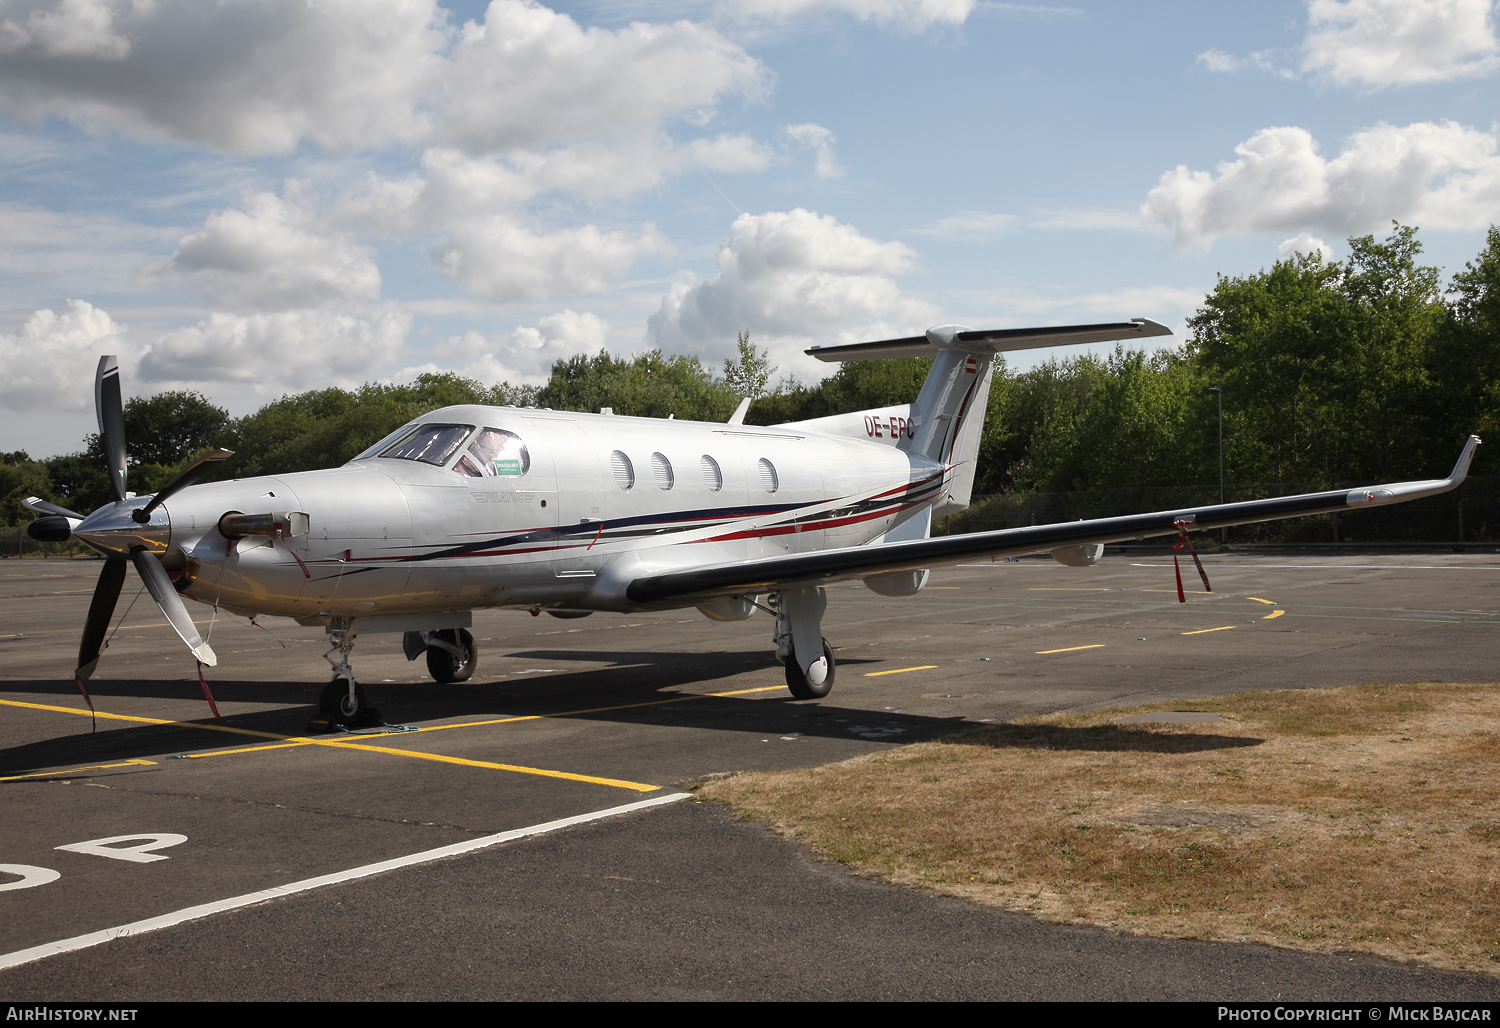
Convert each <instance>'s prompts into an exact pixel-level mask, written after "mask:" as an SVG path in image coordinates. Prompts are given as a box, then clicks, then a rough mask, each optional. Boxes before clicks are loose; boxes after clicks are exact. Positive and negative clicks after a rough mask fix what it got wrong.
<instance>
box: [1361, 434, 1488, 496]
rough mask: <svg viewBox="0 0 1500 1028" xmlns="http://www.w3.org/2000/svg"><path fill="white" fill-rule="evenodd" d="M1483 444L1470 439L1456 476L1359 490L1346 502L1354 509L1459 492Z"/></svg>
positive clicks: (1461, 457)
mask: <svg viewBox="0 0 1500 1028" xmlns="http://www.w3.org/2000/svg"><path fill="white" fill-rule="evenodd" d="M1479 443H1480V439H1479V437H1478V436H1477V435H1471V436H1469V441H1468V442H1466V443H1464V450H1463V452H1462V453H1460V454H1459V455H1458V463H1457V464H1455V465H1453V473H1452V474H1451V475H1449V476H1448V477H1447V478H1435V479H1431V480H1429V481H1426V482H1395V483H1392V484H1391V485H1379V486H1371V487H1369V488H1365V489H1355V490H1353V491H1352V492H1350V493H1349V495H1348V496H1347V497H1345V499H1344V502H1345V503H1347V504H1349V506H1351V507H1373V506H1379V505H1380V504H1382V503H1399V502H1401V501H1402V500H1415V499H1418V498H1419V497H1422V496H1436V495H1437V494H1438V493H1446V492H1449V491H1451V490H1454V489H1457V488H1458V487H1459V486H1460V485H1461V484H1463V480H1464V479H1465V478H1467V477H1469V465H1470V464H1472V463H1474V451H1475V450H1477V449H1479Z"/></svg>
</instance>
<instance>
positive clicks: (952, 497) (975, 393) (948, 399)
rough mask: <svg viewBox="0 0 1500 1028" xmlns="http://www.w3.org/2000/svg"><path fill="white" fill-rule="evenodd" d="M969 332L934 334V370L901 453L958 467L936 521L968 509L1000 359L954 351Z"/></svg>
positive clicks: (955, 328)
mask: <svg viewBox="0 0 1500 1028" xmlns="http://www.w3.org/2000/svg"><path fill="white" fill-rule="evenodd" d="M964 331H967V329H965V328H963V327H962V326H959V325H944V326H942V327H941V328H934V329H929V330H928V332H927V338H928V340H929V341H930V342H931V343H932V345H933V346H935V347H936V348H937V355H936V356H934V357H933V359H932V370H931V371H929V372H928V373H927V380H926V381H925V382H923V383H922V392H921V393H920V394H919V395H918V396H917V399H916V402H915V403H913V404H912V405H911V413H912V421H914V422H915V423H916V428H915V430H914V431H913V432H912V433H911V435H910V438H905V439H902V440H901V442H900V443H899V444H898V445H899V447H900V449H902V450H905V451H907V452H908V453H914V454H919V455H921V456H923V457H928V458H930V459H932V460H935V461H941V462H942V463H944V464H948V465H951V466H952V467H953V473H952V477H951V478H950V479H949V482H948V492H947V495H946V496H945V497H944V498H943V499H941V500H939V501H938V502H937V503H936V504H934V506H933V508H932V516H933V517H934V518H940V517H943V516H944V515H947V514H953V513H956V512H957V511H961V510H963V509H964V508H965V507H967V506H968V505H969V497H970V495H971V494H972V492H973V489H974V464H975V460H976V459H977V458H978V456H979V439H980V435H981V433H983V431H984V414H985V409H986V407H987V406H988V404H989V398H990V383H991V380H992V379H993V377H994V371H995V358H994V355H993V354H989V353H969V352H966V351H964V350H961V349H955V348H954V337H955V336H957V335H958V333H960V332H964Z"/></svg>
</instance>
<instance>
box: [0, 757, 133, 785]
mask: <svg viewBox="0 0 1500 1028" xmlns="http://www.w3.org/2000/svg"><path fill="white" fill-rule="evenodd" d="M155 766H156V761H154V760H141V759H139V758H136V759H133V760H127V761H125V763H123V764H94V765H91V766H89V767H70V768H68V769H67V770H66V771H33V772H31V773H30V774H27V775H8V776H7V777H5V778H0V782H19V781H20V780H21V779H23V778H45V777H47V776H49V775H76V774H79V773H81V772H84V771H107V770H109V769H110V768H112V767H155Z"/></svg>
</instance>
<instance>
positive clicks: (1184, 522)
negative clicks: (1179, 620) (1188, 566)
mask: <svg viewBox="0 0 1500 1028" xmlns="http://www.w3.org/2000/svg"><path fill="white" fill-rule="evenodd" d="M1194 520H1196V519H1195V518H1192V517H1185V518H1178V519H1177V520H1176V521H1173V522H1172V527H1173V528H1175V529H1177V541H1176V542H1175V543H1173V544H1172V570H1173V571H1174V572H1175V573H1176V575H1177V602H1178V603H1186V602H1187V596H1186V595H1185V594H1184V593H1183V591H1182V568H1180V567H1178V566H1177V555H1178V554H1179V553H1181V552H1182V550H1183V548H1184V547H1186V548H1187V551H1188V553H1190V554H1192V557H1193V563H1194V564H1195V565H1197V567H1198V577H1199V578H1201V579H1203V591H1204V592H1210V593H1211V592H1213V591H1214V587H1213V586H1211V585H1209V584H1208V572H1206V571H1204V570H1203V561H1201V560H1199V559H1198V551H1197V550H1195V549H1193V541H1192V540H1191V539H1189V538H1188V528H1189V527H1190V526H1191V525H1192V524H1193V522H1194Z"/></svg>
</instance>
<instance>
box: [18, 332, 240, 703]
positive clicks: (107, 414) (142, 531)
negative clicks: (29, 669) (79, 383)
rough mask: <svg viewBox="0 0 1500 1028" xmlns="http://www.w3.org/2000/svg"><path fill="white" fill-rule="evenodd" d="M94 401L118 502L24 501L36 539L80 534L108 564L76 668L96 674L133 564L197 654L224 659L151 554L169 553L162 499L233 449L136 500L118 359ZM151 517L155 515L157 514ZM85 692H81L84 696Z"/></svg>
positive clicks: (108, 366) (105, 367)
mask: <svg viewBox="0 0 1500 1028" xmlns="http://www.w3.org/2000/svg"><path fill="white" fill-rule="evenodd" d="M94 404H95V409H96V411H97V413H98V416H99V441H100V445H101V448H102V449H103V450H104V461H105V470H106V471H107V472H108V473H109V483H110V488H111V489H112V490H113V491H114V494H115V502H114V503H112V504H109V505H107V506H104V507H100V508H99V509H98V510H96V511H94V513H92V514H90V515H89V516H88V517H84V516H82V515H81V514H77V513H75V512H73V511H71V510H68V509H67V508H66V507H60V506H58V505H57V504H55V503H49V502H47V501H46V500H43V499H40V498H38V497H35V496H32V497H28V498H27V499H26V501H25V504H24V505H25V507H26V508H27V509H28V510H32V511H35V512H36V513H38V514H42V515H44V516H43V517H40V518H37V519H36V520H35V521H33V522H32V523H31V524H30V525H29V526H28V527H27V532H28V534H30V535H31V537H32V538H34V539H41V540H44V541H48V542H52V541H64V540H66V539H68V538H69V536H73V535H76V536H77V537H78V538H80V539H82V540H83V541H84V542H86V543H88V544H89V545H90V546H92V547H93V548H94V549H96V550H99V551H100V552H101V553H103V554H104V558H105V559H104V568H103V570H102V571H100V572H99V581H98V582H97V583H96V584H95V586H94V598H93V600H92V601H91V602H90V603H89V614H88V620H87V621H85V622H84V626H83V640H82V641H81V642H80V643H79V646H78V668H77V669H76V670H75V671H74V672H73V674H74V677H75V678H76V679H77V680H78V683H79V688H80V690H82V683H83V682H84V681H86V680H88V678H89V677H90V676H91V675H92V674H93V673H94V669H95V668H96V667H97V666H98V664H99V654H100V652H101V651H102V650H103V648H104V642H105V636H106V635H107V634H108V632H109V623H110V621H111V619H112V618H113V617H114V613H115V604H116V603H117V602H118V601H119V598H120V589H121V587H122V586H123V585H124V584H125V568H126V565H127V564H134V565H135V570H136V572H137V573H138V574H139V575H140V576H141V581H143V582H144V583H145V585H146V588H147V589H148V590H149V591H150V593H151V598H152V599H154V600H155V601H156V605H157V606H158V607H160V608H161V612H162V613H163V614H165V615H166V618H167V621H168V623H169V624H171V626H172V628H173V629H174V630H175V631H176V632H177V634H178V635H179V636H181V637H182V641H183V642H185V643H186V644H187V646H188V649H190V650H192V651H193V656H194V657H196V658H197V659H198V660H199V662H201V663H203V664H207V665H209V666H213V665H216V664H217V663H218V662H219V659H218V657H217V656H215V654H214V651H213V649H212V648H211V647H210V646H209V645H208V643H206V642H204V641H203V637H202V636H200V635H199V634H198V629H197V628H196V627H195V626H194V625H193V619H192V616H191V615H190V614H188V611H187V607H186V606H185V605H184V604H183V602H182V597H181V596H179V595H178V593H177V590H176V588H175V587H174V586H173V585H172V580H171V578H169V577H168V575H167V569H166V568H164V567H162V563H161V559H160V558H159V557H158V556H157V555H156V553H155V552H154V551H155V550H163V551H164V550H165V549H166V543H167V540H168V539H169V538H170V533H171V523H170V522H169V521H168V520H167V518H166V516H165V513H166V512H165V511H162V512H160V513H158V508H159V507H160V506H161V504H162V502H163V501H164V500H166V499H167V498H168V497H169V496H171V495H172V494H173V493H175V492H177V491H178V490H179V489H182V488H184V487H186V486H188V485H191V484H192V483H193V482H194V481H196V480H197V479H198V478H199V477H200V476H201V475H202V474H203V473H204V472H205V471H206V470H208V468H209V467H210V466H211V465H213V464H215V463H217V462H218V461H221V460H224V459H225V458H226V457H229V456H230V455H231V451H229V450H215V451H214V452H212V453H210V454H207V455H205V456H203V457H200V458H199V459H198V460H196V461H194V462H193V463H192V464H190V465H188V466H187V467H186V468H184V469H182V470H181V471H179V472H178V473H177V474H176V476H174V477H173V479H172V480H171V481H170V482H168V483H167V485H166V487H165V488H164V489H162V490H161V491H159V492H158V493H156V495H155V496H153V497H151V498H150V499H149V501H148V502H145V503H139V502H135V501H133V498H130V497H128V496H127V491H126V488H125V485H126V465H125V412H124V406H123V404H122V402H121V396H120V367H119V363H118V362H117V361H116V359H115V358H114V357H101V358H99V369H98V371H97V372H96V374H95V379H94ZM153 515H154V516H153ZM87 695H88V693H87V691H84V696H85V698H86V697H87Z"/></svg>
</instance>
